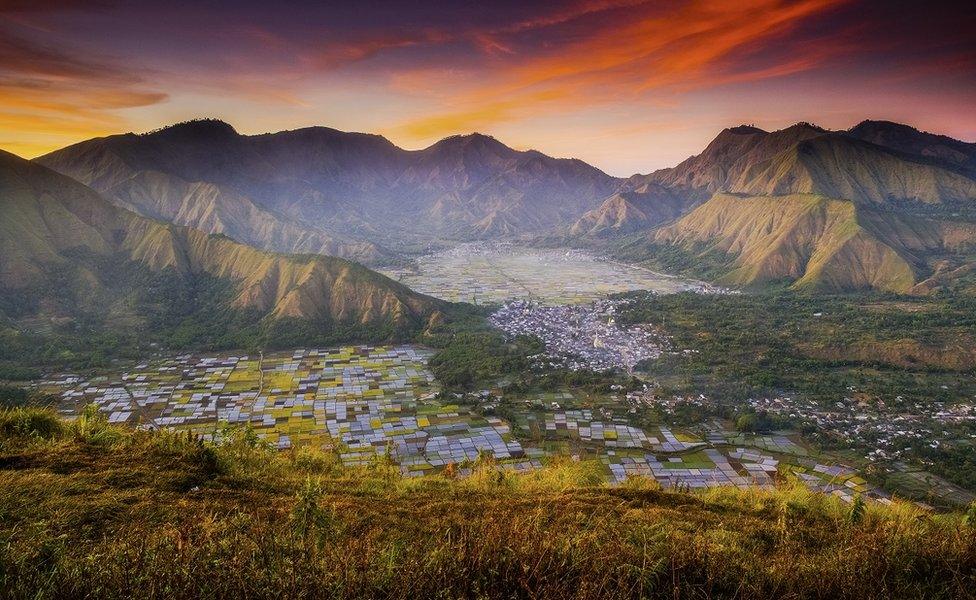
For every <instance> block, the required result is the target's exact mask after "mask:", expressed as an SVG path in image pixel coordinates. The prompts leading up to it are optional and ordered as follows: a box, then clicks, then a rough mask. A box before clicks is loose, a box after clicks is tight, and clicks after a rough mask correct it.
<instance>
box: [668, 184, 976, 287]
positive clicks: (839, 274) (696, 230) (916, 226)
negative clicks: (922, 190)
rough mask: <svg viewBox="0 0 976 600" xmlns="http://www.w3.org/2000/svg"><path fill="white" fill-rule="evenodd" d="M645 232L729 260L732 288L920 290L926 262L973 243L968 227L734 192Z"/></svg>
mask: <svg viewBox="0 0 976 600" xmlns="http://www.w3.org/2000/svg"><path fill="white" fill-rule="evenodd" d="M650 235H651V238H652V239H651V241H652V242H653V243H657V244H666V245H673V246H678V247H681V248H684V249H685V250H686V251H688V252H692V253H693V254H695V255H697V256H700V257H702V260H707V258H706V257H708V256H715V255H719V256H726V257H727V258H728V263H727V268H726V274H725V275H724V277H722V281H723V282H724V283H727V284H732V285H756V284H768V283H773V282H777V281H783V280H787V281H790V282H792V285H793V287H795V288H806V289H813V290H825V291H839V290H856V289H877V290H884V291H891V292H898V293H909V292H913V291H918V289H917V288H918V286H920V285H922V286H924V285H925V280H926V279H927V277H928V276H929V275H930V273H931V267H930V262H929V261H930V259H931V257H932V256H941V255H944V254H947V253H949V252H951V251H952V250H954V249H957V248H959V247H961V246H964V245H966V244H971V243H972V242H973V241H974V240H976V235H974V232H973V230H972V228H969V229H960V230H958V231H957V230H955V229H954V228H951V227H947V226H946V225H944V224H942V223H939V222H937V221H930V220H926V219H919V218H915V217H909V216H904V215H893V214H890V213H879V212H877V211H874V210H872V209H870V208H867V207H861V206H858V205H857V204H856V203H854V202H851V201H848V200H836V199H831V198H827V197H824V196H820V195H800V194H794V195H787V196H766V197H763V196H759V197H740V196H734V195H730V194H716V195H715V196H714V197H712V198H711V199H710V200H709V201H708V202H706V203H705V204H703V205H702V206H700V207H698V208H697V209H695V210H694V211H692V212H691V213H689V214H688V215H686V216H685V217H683V218H682V219H680V220H679V221H677V222H676V223H674V224H672V225H669V226H666V227H663V228H661V229H659V230H657V231H655V232H653V233H652V234H650Z"/></svg>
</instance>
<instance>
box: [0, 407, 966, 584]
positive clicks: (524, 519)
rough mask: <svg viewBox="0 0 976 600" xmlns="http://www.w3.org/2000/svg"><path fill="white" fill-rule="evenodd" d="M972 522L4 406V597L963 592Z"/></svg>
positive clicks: (0, 526)
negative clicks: (414, 465)
mask: <svg viewBox="0 0 976 600" xmlns="http://www.w3.org/2000/svg"><path fill="white" fill-rule="evenodd" d="M974 517H976V515H970V516H969V517H968V519H967V517H965V516H963V515H960V514H945V515H935V514H928V513H925V512H922V511H920V510H919V509H916V508H914V507H912V506H910V505H902V504H897V505H895V506H894V507H892V508H883V507H880V506H873V505H872V506H866V507H863V508H851V507H847V506H844V505H842V504H840V503H839V502H837V501H835V500H833V499H831V498H829V497H824V496H815V495H811V494H810V493H808V492H806V491H803V490H802V489H800V488H793V487H789V486H787V487H784V488H783V489H779V490H774V491H758V490H749V491H737V490H732V489H719V490H715V491H712V492H708V493H704V494H701V495H687V494H681V493H671V492H662V491H659V490H657V489H655V488H654V486H653V485H652V484H650V483H648V482H646V481H644V480H641V479H633V480H631V481H629V482H628V483H627V484H625V485H624V486H622V487H618V488H609V487H606V486H604V485H603V484H601V483H600V482H599V481H598V480H597V479H596V478H595V477H594V475H593V474H592V472H591V471H590V469H588V467H587V464H586V463H573V462H571V461H562V460H558V459H557V460H555V461H554V462H553V463H552V464H550V465H549V466H548V467H547V468H545V469H543V470H541V471H537V472H535V473H532V474H528V475H511V474H500V473H498V472H497V471H495V469H494V468H493V467H492V464H491V463H490V461H479V462H478V463H477V464H475V465H474V474H473V475H472V476H470V477H469V478H466V479H463V480H454V479H452V478H450V477H449V476H436V477H428V478H424V479H420V480H404V479H400V478H399V476H398V475H396V474H395V472H393V471H392V470H391V469H390V468H389V467H388V466H386V465H384V464H382V463H376V464H373V465H372V466H370V467H367V468H359V469H345V468H342V467H340V466H338V462H337V460H336V458H335V457H334V456H333V455H331V454H329V453H327V452H321V451H312V450H308V449H306V450H297V451H294V452H291V453H274V452H271V451H268V450H265V449H263V448H261V447H260V446H258V445H256V444H255V443H254V442H253V440H252V439H250V438H249V437H248V436H247V435H246V432H245V433H244V434H241V435H238V436H236V437H234V438H233V439H232V440H231V441H229V442H228V443H226V444H224V445H222V446H219V447H215V446H210V445H206V444H201V443H198V442H196V441H193V440H188V439H187V438H186V437H185V436H182V435H178V434H174V433H147V432H137V433H134V432H129V431H123V430H117V429H113V428H111V427H109V426H107V425H106V424H104V423H103V422H101V421H99V420H98V419H97V418H96V417H93V416H91V415H87V416H85V417H83V418H81V419H80V420H79V421H77V422H75V423H73V424H66V423H62V422H60V421H58V420H57V419H56V418H54V417H53V416H52V415H50V414H47V413H44V412H42V411H37V410H17V411H13V412H7V413H0V589H3V590H4V592H5V595H6V596H8V597H12V598H23V597H30V598H63V597H99V598H113V597H142V598H152V597H166V598H190V597H193V598H196V597H201V596H204V597H215V596H220V597H241V596H248V597H259V598H260V597H279V598H280V597H286V598H291V597H311V596H314V597H336V598H373V597H392V598H429V597H444V598H455V597H456V598H470V597H493V598H501V597H504V598H509V597H535V598H538V597H548V598H557V597H558V598H630V597H633V598H638V597H663V596H668V597H677V598H697V597H715V598H733V597H735V598H769V597H797V598H800V597H832V598H893V597H895V598H922V597H931V598H960V597H965V596H966V595H967V594H968V593H969V592H970V591H971V589H972V586H973V585H974V584H976V535H974V529H973V524H972V520H973V518H974Z"/></svg>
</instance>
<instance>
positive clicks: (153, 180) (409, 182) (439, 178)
mask: <svg viewBox="0 0 976 600" xmlns="http://www.w3.org/2000/svg"><path fill="white" fill-rule="evenodd" d="M38 162H40V163H41V164H44V165H47V166H49V167H51V168H52V169H54V170H56V171H59V172H61V173H63V174H65V175H69V176H71V177H73V178H75V179H78V180H79V181H81V182H83V183H86V184H88V185H90V186H91V187H93V188H94V189H95V190H97V191H99V192H101V193H102V194H103V195H105V196H106V197H107V198H108V199H110V200H111V201H113V202H115V203H117V204H119V205H120V206H124V207H126V208H130V209H133V210H136V211H138V212H140V213H142V214H145V215H147V216H154V217H158V218H164V219H167V220H170V221H173V222H177V223H180V224H185V225H190V226H193V227H198V228H201V229H204V230H205V231H208V232H214V233H219V232H222V233H227V234H228V235H231V236H232V237H235V238H237V239H241V240H242V241H247V242H249V243H257V244H260V245H261V246H263V247H266V248H272V249H279V250H282V249H283V250H301V251H306V250H312V251H315V250H316V248H315V247H316V245H318V246H320V247H321V248H323V249H326V250H328V251H330V252H331V251H335V252H336V253H339V254H342V255H344V256H350V257H353V258H359V259H364V260H378V259H380V258H381V255H382V250H381V249H379V248H377V247H375V242H359V243H358V244H352V245H350V244H351V243H350V241H349V239H348V235H352V236H354V237H357V238H358V239H360V240H363V239H369V240H377V239H379V240H390V241H392V242H394V243H395V242H398V241H402V238H403V237H404V236H421V237H439V236H449V237H460V238H482V237H502V236H510V235H516V234H519V233H525V232H537V231H542V230H545V229H548V228H551V227H554V226H557V225H562V224H564V223H572V222H573V221H574V220H575V219H576V218H578V217H579V216H580V215H582V214H583V213H584V212H586V211H587V210H589V209H591V208H593V207H595V206H597V205H598V204H599V202H600V201H601V200H603V198H605V197H606V196H607V195H609V194H610V193H611V192H612V191H613V190H614V188H615V186H616V185H617V180H616V179H614V178H612V177H610V176H608V175H606V174H605V173H603V172H602V171H600V170H598V169H596V168H594V167H591V166H589V165H587V164H586V163H583V162H582V161H578V160H567V159H555V158H551V157H548V156H545V155H544V154H541V153H539V152H535V151H526V152H521V151H516V150H513V149H511V148H509V147H508V146H505V145H504V144H502V143H501V142H499V141H497V140H495V139H494V138H491V137H488V136H484V135H479V134H473V135H467V136H454V137H450V138H447V139H444V140H441V141H440V142H438V143H436V144H434V145H433V146H431V147H429V148H427V149H425V150H420V151H415V152H411V151H406V150H402V149H400V148H397V147H396V146H394V145H393V144H392V143H390V142H389V141H388V140H386V139H385V138H382V137H380V136H376V135H367V134H360V133H346V132H342V131H337V130H334V129H328V128H325V127H311V128H307V129H300V130H296V131H285V132H281V133H275V134H265V135H255V136H245V135H239V134H238V133H237V132H236V131H235V130H234V129H233V128H232V127H231V126H230V125H228V124H226V123H223V122H220V121H193V122H189V123H183V124H179V125H175V126H172V127H168V128H165V129H162V130H160V131H156V132H153V133H149V134H145V135H135V134H125V135H116V136H110V137H106V138H99V139H94V140H89V141H87V142H82V143H80V144H76V145H74V146H69V147H68V148H64V149H62V150H58V151H57V152H54V153H52V154H49V155H47V156H44V157H41V158H40V159H38ZM299 223H301V224H302V225H298V224H299ZM296 228H304V229H302V230H301V234H300V235H298V236H297V237H296V236H295V232H297V231H299V229H296ZM284 229H287V230H288V231H289V233H287V234H286V233H284V232H283V230H284ZM336 232H343V236H345V237H342V236H339V235H338V234H337V233H336ZM309 238H310V239H309ZM293 239H296V240H299V241H297V242H293V243H292V244H293V246H295V247H289V246H288V242H287V240H293ZM369 244H372V246H368V245H369ZM282 246H285V247H282Z"/></svg>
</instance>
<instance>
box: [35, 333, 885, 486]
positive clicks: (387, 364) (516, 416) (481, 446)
mask: <svg viewBox="0 0 976 600" xmlns="http://www.w3.org/2000/svg"><path fill="white" fill-rule="evenodd" d="M430 355H431V352H430V351H429V350H427V349H425V348H421V347H417V346H396V347H369V346H349V347H342V348H333V349H301V350H296V351H294V352H290V353H278V354H270V355H261V356H257V357H254V356H194V355H183V356H177V357H172V358H161V359H157V360H154V361H151V362H146V363H143V364H139V365H136V366H135V367H133V368H132V369H130V370H128V371H125V372H122V373H118V374H116V375H106V376H101V377H95V378H90V379H85V378H81V377H79V376H77V375H71V374H66V375H60V376H57V377H54V378H52V379H49V380H47V381H44V382H42V383H41V384H40V385H41V388H42V391H45V392H48V393H56V394H58V395H59V397H60V399H61V400H60V405H59V409H60V411H61V413H62V414H64V415H65V416H68V417H73V416H77V415H78V414H80V413H81V412H82V411H83V410H85V408H86V407H87V406H90V405H94V406H96V407H97V409H98V410H99V411H100V412H102V413H104V414H105V415H106V416H107V418H108V420H109V422H110V423H115V424H126V425H129V426H132V427H140V428H150V429H160V428H167V429H173V430H178V431H188V432H192V433H193V434H194V435H195V436H197V437H200V438H203V439H205V440H211V441H221V440H223V439H225V438H226V437H227V436H229V435H231V434H232V433H238V434H239V433H240V432H242V431H250V432H252V433H251V434H252V435H253V436H254V439H255V441H261V442H264V443H266V444H267V445H269V446H271V447H273V448H277V449H279V450H287V449H290V448H295V447H299V446H306V445H310V446H314V447H317V448H322V449H331V450H333V451H335V452H336V453H337V454H338V456H339V458H340V459H341V461H342V462H343V464H345V465H347V466H362V465H368V464H370V463H372V462H373V461H375V460H376V459H377V458H378V457H387V458H388V459H389V460H391V461H392V462H393V464H395V465H397V466H398V468H399V470H400V472H401V473H402V474H404V475H407V476H419V475H424V474H428V473H433V472H438V471H441V470H443V469H444V468H446V467H448V465H454V467H453V468H456V469H457V470H458V473H459V474H461V475H464V474H466V473H468V472H469V469H470V465H471V463H473V462H474V461H477V460H478V459H479V458H481V457H483V456H488V457H491V459H493V460H494V461H495V462H496V464H497V465H498V468H499V469H501V470H510V471H530V470H534V469H537V468H539V467H541V466H542V465H543V461H544V460H546V459H547V458H548V457H551V456H553V455H556V454H562V455H573V456H577V457H579V458H581V459H582V460H590V461H596V462H597V463H598V464H599V463H602V467H601V470H602V472H603V476H604V478H605V479H606V480H607V481H609V482H611V483H622V482H624V481H625V480H626V479H627V478H628V477H630V476H635V475H643V476H646V477H649V478H652V479H655V480H656V481H657V482H658V483H660V484H661V485H662V486H664V487H665V488H681V489H688V488H705V487H715V486H724V485H731V486H736V487H747V486H749V485H759V486H770V485H772V484H773V482H774V481H775V480H777V479H782V478H783V477H785V476H793V477H795V478H797V479H798V480H799V481H801V482H802V483H804V484H805V485H807V486H808V487H810V488H812V489H817V490H820V491H824V492H827V493H834V494H835V495H839V496H841V497H842V498H843V499H845V500H847V501H850V500H852V499H853V495H854V494H856V493H862V494H865V495H866V496H868V497H873V498H876V499H880V500H883V499H885V498H886V496H885V495H884V494H883V493H882V492H880V491H879V490H877V489H875V488H874V487H873V486H869V485H868V484H867V483H866V482H865V481H864V480H863V479H860V478H857V474H856V472H855V471H854V470H853V469H850V468H848V467H842V466H836V465H832V464H820V463H818V462H816V461H814V460H813V459H810V458H808V456H807V454H808V453H807V450H806V449H804V448H803V447H802V446H799V445H798V444H796V443H794V442H793V441H791V440H790V439H789V438H787V437H786V436H784V435H767V436H756V435H744V434H737V433H734V432H731V431H728V430H725V429H724V428H723V427H722V426H721V424H720V423H719V422H718V421H715V422H714V423H713V424H712V425H711V426H710V429H709V430H708V431H706V432H698V433H696V432H694V431H691V430H683V429H682V430H678V429H674V428H671V427H667V426H664V425H655V426H643V427H641V426H637V424H635V423H633V422H631V421H630V420H629V419H628V415H630V414H631V413H632V412H633V411H632V410H631V408H632V399H631V398H630V397H629V396H625V395H624V394H622V393H618V392H611V393H596V392H589V393H588V392H583V391H581V390H561V391H553V392H541V393H538V394H534V395H529V396H527V397H525V398H522V400H521V401H520V402H517V403H509V404H508V405H509V406H510V407H514V408H513V410H511V411H509V412H506V413H505V416H506V419H508V420H503V419H502V418H500V417H499V416H497V415H496V414H495V413H493V412H492V411H491V410H488V409H489V408H490V406H491V405H496V404H497V402H498V398H497V397H496V396H495V395H494V394H493V393H491V392H489V391H485V392H483V395H482V396H479V398H480V400H479V401H477V402H474V403H472V402H470V401H467V400H466V401H465V403H464V404H457V403H454V404H452V403H445V402H444V401H443V400H440V398H441V397H442V396H441V395H439V394H438V391H439V386H438V385H437V384H436V382H435V379H434V376H433V375H432V373H431V372H430V370H429V369H428V365H427V362H428V359H429V358H430ZM448 397H449V398H450V397H451V396H450V395H448ZM457 400H458V401H460V400H461V397H458V398H457ZM468 400H469V399H468ZM453 401H454V400H451V402H453ZM852 482H853V483H852Z"/></svg>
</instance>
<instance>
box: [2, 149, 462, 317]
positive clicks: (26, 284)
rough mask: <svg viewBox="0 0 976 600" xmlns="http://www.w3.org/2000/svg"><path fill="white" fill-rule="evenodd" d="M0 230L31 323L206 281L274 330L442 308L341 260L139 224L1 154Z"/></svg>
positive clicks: (6, 283) (428, 313)
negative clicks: (73, 307)
mask: <svg viewBox="0 0 976 600" xmlns="http://www.w3.org/2000/svg"><path fill="white" fill-rule="evenodd" d="M0 224H2V225H0V251H2V253H0V288H2V289H3V291H4V294H5V295H6V296H16V295H19V296H26V297H27V299H29V300H31V301H32V302H34V303H35V305H34V306H31V307H28V308H29V309H30V310H29V311H28V312H32V313H45V314H49V315H53V316H65V314H64V313H65V312H66V308H67V304H66V303H65V299H66V298H67V296H71V298H70V299H71V300H73V301H74V302H76V303H78V305H79V306H80V308H82V309H85V310H88V311H97V310H98V309H99V308H100V307H101V308H105V307H106V306H107V304H106V303H109V304H114V305H115V306H116V307H119V306H126V305H131V304H132V298H133V297H134V296H138V295H140V294H142V293H143V292H145V291H146V290H144V289H140V288H138V286H135V285H134V284H133V282H134V281H150V282H151V283H152V284H153V285H163V286H164V287H163V289H161V290H156V293H157V294H158V295H159V296H160V297H164V296H166V294H167V293H169V292H171V291H172V288H173V286H177V287H178V286H181V285H188V284H189V283H191V282H194V281H196V280H199V279H200V278H205V279H207V280H216V281H219V282H225V283H226V284H227V286H228V287H229V288H230V290H231V293H230V295H229V296H228V298H227V304H228V308H233V309H237V310H246V311H250V312H251V313H253V314H256V315H258V316H260V317H265V318H271V319H276V318H283V317H293V318H297V319H304V320H309V321H313V322H316V323H319V324H340V323H349V324H353V323H355V324H361V325H367V324H377V325H378V324H390V325H392V326H395V327H402V328H410V327H421V326H423V325H425V324H426V323H427V321H428V320H429V319H430V318H436V317H437V314H438V311H439V309H440V308H441V307H442V306H443V305H442V304H441V303H440V302H438V301H436V300H434V299H433V298H429V297H426V296H421V295H419V294H416V293H414V292H412V291H410V290H409V289H408V288H406V287H404V286H402V285H400V284H398V283H396V282H394V281H392V280H389V279H387V278H386V277H383V276H382V275H380V274H378V273H375V272H373V271H370V270H368V269H366V268H365V267H362V266H360V265H357V264H355V263H351V262H348V261H345V260H342V259H338V258H330V257H321V256H309V255H302V256H290V255H282V254H271V253H267V252H262V251H259V250H256V249H254V248H251V247H249V246H245V245H242V244H239V243H237V242H234V241H233V240H231V239H229V238H227V237H224V236H214V235H207V234H205V233H203V232H200V231H197V230H195V229H191V228H187V227H179V226H174V225H170V224H165V223H161V222H158V221H154V220H151V219H146V218H143V217H140V216H138V215H135V214H133V213H131V212H129V211H127V210H123V209H120V208H117V207H115V206H112V205H111V204H110V203H108V202H107V201H105V200H104V199H102V198H101V197H100V196H98V194H96V193H95V192H94V191H92V190H91V189H89V188H87V187H85V186H84V185H82V184H80V183H78V182H76V181H74V180H72V179H70V178H67V177H65V176H63V175H59V174H57V173H55V172H53V171H51V170H49V169H47V168H45V167H42V166H40V165H37V164H33V163H30V162H27V161H24V160H22V159H20V158H17V157H15V156H14V155H11V154H6V153H3V154H0ZM147 272H148V273H147ZM149 300H153V298H149ZM130 308H131V306H130ZM106 310H107V309H106ZM68 312H70V311H68ZM136 312H138V310H137V311H136ZM68 316H71V315H70V314H69V315H68Z"/></svg>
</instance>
